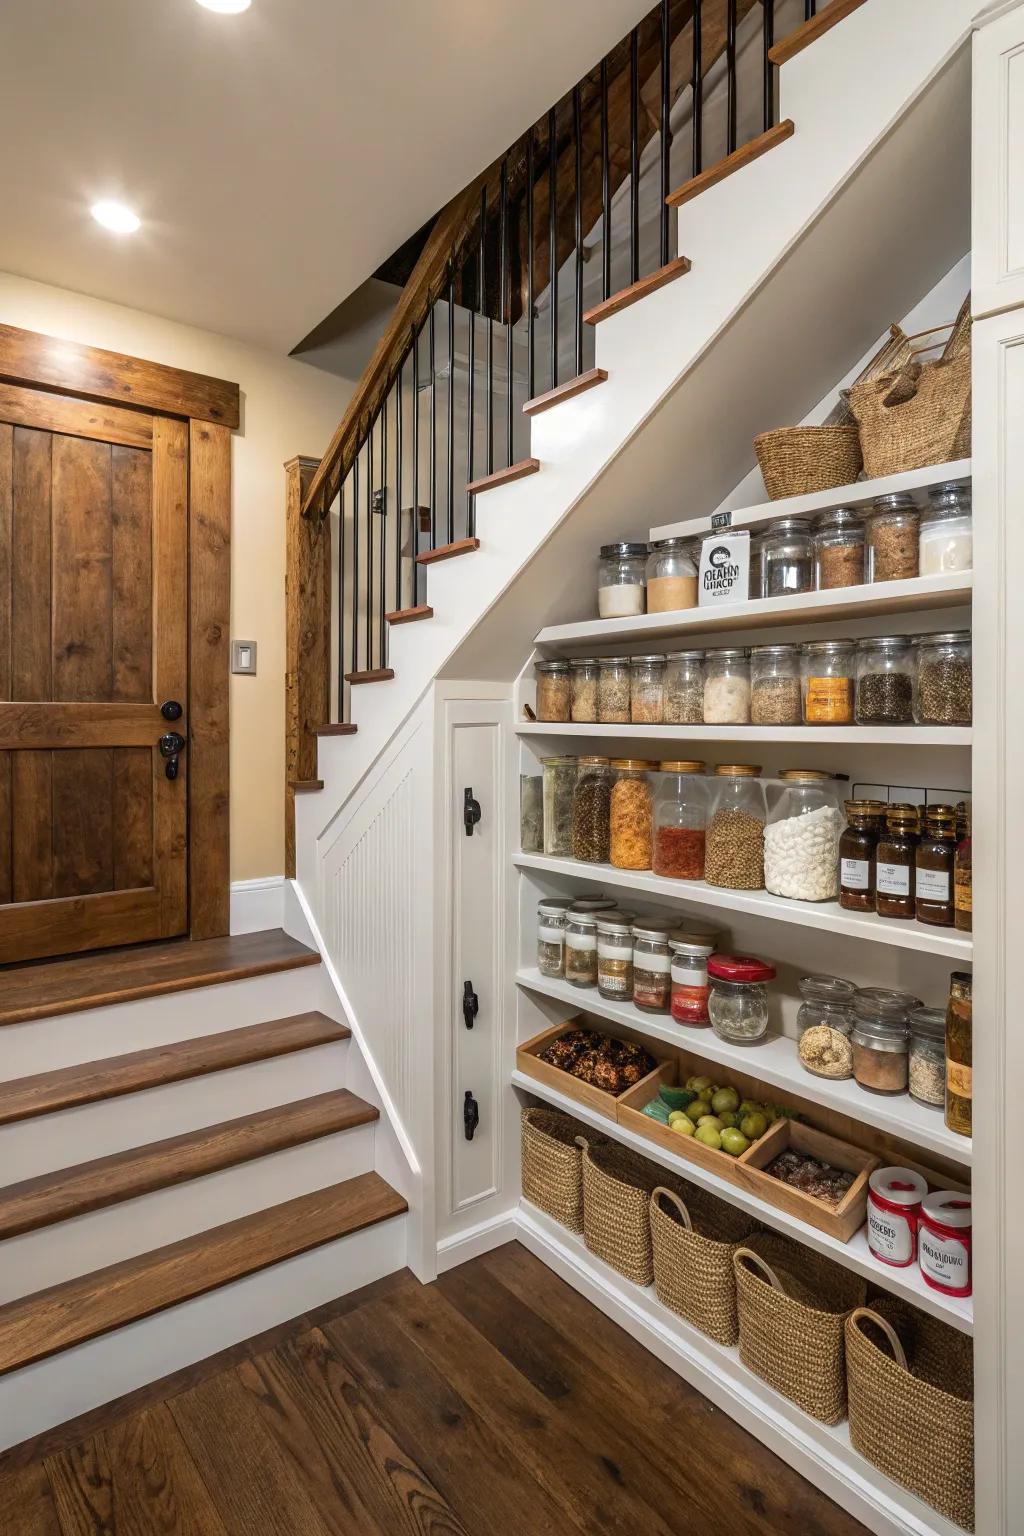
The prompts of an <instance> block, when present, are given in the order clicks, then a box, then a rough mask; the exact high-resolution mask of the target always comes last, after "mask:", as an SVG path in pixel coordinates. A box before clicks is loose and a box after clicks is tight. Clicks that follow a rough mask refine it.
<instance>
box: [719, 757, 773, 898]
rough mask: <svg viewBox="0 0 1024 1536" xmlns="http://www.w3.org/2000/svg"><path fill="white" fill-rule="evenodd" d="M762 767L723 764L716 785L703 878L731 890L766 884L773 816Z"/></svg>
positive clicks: (745, 764) (744, 764)
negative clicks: (768, 831)
mask: <svg viewBox="0 0 1024 1536" xmlns="http://www.w3.org/2000/svg"><path fill="white" fill-rule="evenodd" d="M760 774H761V769H760V768H759V767H756V766H754V765H753V764H751V763H719V764H718V766H717V768H716V769H715V774H714V780H713V783H712V786H711V804H710V817H709V820H708V825H707V832H706V834H705V844H704V878H705V880H706V881H707V883H708V884H709V885H718V886H722V887H724V888H725V889H727V890H732V891H759V890H762V889H763V887H764V824H765V821H766V820H767V816H768V806H767V802H766V800H765V793H764V785H763V784H762V783H761V778H760Z"/></svg>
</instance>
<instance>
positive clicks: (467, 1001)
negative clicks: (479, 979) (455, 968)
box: [462, 981, 480, 1029]
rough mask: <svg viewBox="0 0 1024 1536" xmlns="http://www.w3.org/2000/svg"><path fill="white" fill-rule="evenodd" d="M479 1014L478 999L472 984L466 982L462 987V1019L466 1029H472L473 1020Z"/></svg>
mask: <svg viewBox="0 0 1024 1536" xmlns="http://www.w3.org/2000/svg"><path fill="white" fill-rule="evenodd" d="M479 1012H480V999H479V998H478V997H477V995H476V993H475V992H474V991H473V983H472V982H471V981H467V982H464V983H463V986H462V1017H463V1018H464V1019H465V1021H466V1028H467V1029H472V1028H473V1020H474V1019H475V1018H476V1016H477V1014H478V1013H479Z"/></svg>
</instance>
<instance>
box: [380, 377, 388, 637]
mask: <svg viewBox="0 0 1024 1536" xmlns="http://www.w3.org/2000/svg"><path fill="white" fill-rule="evenodd" d="M388 394H389V391H388V389H387V387H386V385H385V389H384V404H383V405H382V406H381V408H380V602H379V605H378V608H377V665H378V666H380V667H386V666H387V664H388V627H387V625H386V624H385V622H384V615H385V614H386V613H387V611H388V591H387V587H388Z"/></svg>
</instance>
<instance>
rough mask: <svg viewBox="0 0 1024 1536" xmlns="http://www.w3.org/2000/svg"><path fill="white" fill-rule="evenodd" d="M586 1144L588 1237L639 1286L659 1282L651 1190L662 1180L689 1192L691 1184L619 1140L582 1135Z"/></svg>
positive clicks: (598, 1253)
mask: <svg viewBox="0 0 1024 1536" xmlns="http://www.w3.org/2000/svg"><path fill="white" fill-rule="evenodd" d="M579 1143H580V1146H581V1147H582V1148H583V1240H584V1242H585V1243H586V1245H587V1247H588V1248H589V1249H590V1251H591V1253H593V1254H596V1256H597V1257H598V1258H599V1259H603V1260H604V1262H605V1263H606V1264H610V1265H611V1267H612V1269H617V1270H618V1272H619V1274H620V1275H625V1277H626V1279H627V1280H632V1281H633V1282H634V1284H636V1285H652V1284H653V1283H654V1256H653V1251H652V1246H651V1217H650V1204H651V1195H652V1194H653V1192H654V1190H655V1189H656V1188H657V1186H658V1185H659V1184H665V1185H667V1186H668V1187H670V1188H671V1189H672V1191H673V1193H675V1194H678V1195H681V1196H683V1197H684V1198H685V1197H688V1196H689V1195H690V1194H691V1190H690V1186H689V1185H688V1184H685V1183H684V1182H683V1180H682V1179H675V1178H673V1176H672V1175H671V1174H667V1175H666V1173H665V1171H664V1169H662V1168H656V1167H655V1166H654V1165H653V1164H652V1163H649V1162H647V1160H646V1158H643V1157H639V1156H638V1155H637V1154H636V1153H635V1152H632V1151H630V1149H629V1148H628V1147H623V1146H620V1145H619V1143H618V1142H614V1141H606V1142H603V1143H601V1144H594V1143H591V1142H588V1141H587V1139H586V1137H583V1136H581V1137H580V1138H579Z"/></svg>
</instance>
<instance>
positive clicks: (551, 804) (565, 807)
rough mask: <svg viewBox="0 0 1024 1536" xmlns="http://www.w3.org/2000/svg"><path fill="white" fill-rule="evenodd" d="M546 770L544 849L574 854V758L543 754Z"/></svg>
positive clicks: (556, 855) (558, 855) (559, 854)
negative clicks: (545, 755)
mask: <svg viewBox="0 0 1024 1536" xmlns="http://www.w3.org/2000/svg"><path fill="white" fill-rule="evenodd" d="M541 766H542V767H543V770H544V852H545V853H546V854H547V855H548V856H549V857H550V858H556V859H568V858H571V857H572V801H573V794H574V792H575V789H576V779H577V775H578V773H579V767H578V763H577V760H576V758H575V757H542V758H541Z"/></svg>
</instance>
